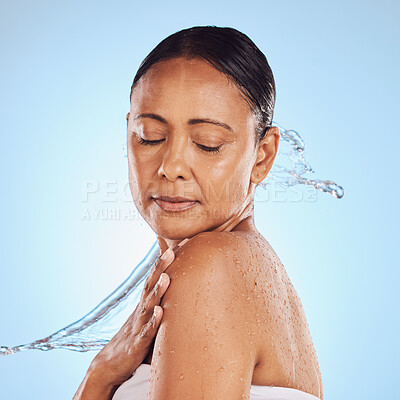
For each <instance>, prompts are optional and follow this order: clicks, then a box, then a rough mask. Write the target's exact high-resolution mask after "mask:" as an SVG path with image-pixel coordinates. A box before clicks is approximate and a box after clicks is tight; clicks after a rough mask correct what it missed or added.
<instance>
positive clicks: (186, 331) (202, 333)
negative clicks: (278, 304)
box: [148, 233, 255, 400]
mask: <svg viewBox="0 0 400 400" xmlns="http://www.w3.org/2000/svg"><path fill="white" fill-rule="evenodd" d="M210 239H212V240H210ZM221 240H222V241H223V240H224V238H223V237H222V236H221V234H220V233H215V234H212V233H207V234H200V235H199V236H197V237H195V238H193V239H192V240H191V241H190V242H188V243H187V245H185V246H184V247H183V248H182V251H181V253H180V254H178V255H177V258H176V259H175V261H174V263H173V264H172V265H171V266H170V267H169V268H168V270H167V273H168V274H169V276H170V279H171V283H170V286H169V288H168V290H167V292H166V294H165V295H164V298H163V301H162V306H163V308H164V315H163V319H162V323H161V325H160V328H159V331H158V334H157V337H156V340H155V345H154V352H153V358H152V368H151V376H150V383H149V397H148V398H149V399H152V400H161V399H162V400H169V399H171V400H180V399H182V400H183V399H193V400H196V399H205V400H208V399H210V400H211V399H213V400H214V399H221V400H224V399H226V400H228V399H229V400H231V399H241V398H247V396H248V393H249V391H250V385H251V380H252V375H253V368H254V365H255V354H254V351H253V350H252V348H253V347H252V346H250V345H249V342H250V336H249V332H247V328H248V327H247V325H246V324H245V320H246V296H243V287H244V285H241V283H240V279H239V277H238V276H237V273H236V271H235V263H234V262H233V257H232V255H229V254H227V253H226V251H227V249H226V246H225V247H224V244H223V242H221ZM219 246H222V247H219ZM239 275H240V274H239ZM242 395H244V396H243V397H242Z"/></svg>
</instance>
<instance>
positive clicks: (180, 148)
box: [158, 137, 191, 182]
mask: <svg viewBox="0 0 400 400" xmlns="http://www.w3.org/2000/svg"><path fill="white" fill-rule="evenodd" d="M186 142H187V140H186V139H185V138H184V137H181V138H174V139H173V138H171V137H170V138H169V140H168V141H167V143H166V144H167V146H165V147H164V149H165V151H164V154H163V157H162V162H161V165H160V167H159V169H158V176H159V178H161V179H162V178H166V179H168V180H169V181H172V182H173V181H175V180H176V179H178V178H181V179H184V180H189V179H190V176H191V172H190V167H189V165H188V163H187V160H186V158H187V157H186V155H187V151H188V149H187V143H186Z"/></svg>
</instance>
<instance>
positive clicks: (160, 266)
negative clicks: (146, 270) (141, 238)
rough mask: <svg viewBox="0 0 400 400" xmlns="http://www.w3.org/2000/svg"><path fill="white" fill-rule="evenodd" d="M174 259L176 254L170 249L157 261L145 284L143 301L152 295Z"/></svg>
mask: <svg viewBox="0 0 400 400" xmlns="http://www.w3.org/2000/svg"><path fill="white" fill-rule="evenodd" d="M174 258H175V253H174V252H173V251H172V249H168V250H167V251H165V252H164V254H163V255H162V256H161V257H159V258H158V259H157V261H156V262H155V264H154V266H153V267H152V269H151V271H150V274H149V276H148V277H147V279H146V282H145V284H144V288H143V292H142V297H141V301H143V300H144V299H145V298H146V297H147V296H148V295H149V294H150V293H151V291H152V290H153V288H154V285H155V284H156V283H157V281H158V280H159V279H160V276H161V274H162V273H163V271H164V270H165V269H166V268H167V267H168V266H169V265H170V264H171V263H172V261H173V260H174Z"/></svg>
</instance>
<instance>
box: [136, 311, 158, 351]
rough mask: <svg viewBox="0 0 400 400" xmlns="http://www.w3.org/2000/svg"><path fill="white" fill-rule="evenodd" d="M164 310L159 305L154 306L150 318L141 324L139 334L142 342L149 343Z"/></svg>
mask: <svg viewBox="0 0 400 400" xmlns="http://www.w3.org/2000/svg"><path fill="white" fill-rule="evenodd" d="M163 313H164V310H163V309H162V307H160V306H155V307H154V311H153V314H152V316H151V318H150V319H149V320H148V322H147V323H146V324H144V325H143V326H142V329H141V330H140V333H139V336H140V340H141V341H142V342H146V343H151V342H152V340H153V339H154V336H155V335H156V333H157V330H158V327H159V325H160V322H161V320H162V316H163Z"/></svg>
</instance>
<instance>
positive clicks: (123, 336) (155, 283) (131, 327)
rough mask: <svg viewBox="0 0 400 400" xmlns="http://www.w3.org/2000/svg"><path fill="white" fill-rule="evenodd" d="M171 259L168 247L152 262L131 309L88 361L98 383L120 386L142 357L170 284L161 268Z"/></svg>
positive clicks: (172, 256)
mask: <svg viewBox="0 0 400 400" xmlns="http://www.w3.org/2000/svg"><path fill="white" fill-rule="evenodd" d="M174 258H175V254H174V251H173V250H172V249H168V250H167V251H165V252H164V254H163V255H162V257H161V258H159V259H158V260H157V261H156V262H155V264H154V266H153V268H152V270H151V272H150V274H149V276H148V277H147V279H146V282H145V285H144V289H143V291H142V294H141V297H140V301H139V303H138V305H137V307H136V309H135V311H134V312H133V313H132V314H131V315H130V316H129V318H128V320H127V321H126V322H125V324H124V325H123V326H122V328H121V329H120V330H119V331H118V332H117V334H116V335H115V336H114V337H113V338H112V339H111V340H110V341H109V343H108V344H107V345H106V346H105V347H104V348H103V349H102V350H101V351H100V352H99V353H98V354H97V355H96V357H95V358H94V360H93V361H92V363H91V365H90V367H89V370H91V371H92V372H93V371H95V376H96V377H97V378H96V379H98V381H99V382H101V385H105V386H108V387H112V386H113V387H116V386H119V385H121V384H122V383H123V382H125V381H126V380H127V379H129V378H130V377H131V376H132V374H133V373H134V372H135V370H136V368H137V367H138V366H139V365H140V364H141V363H142V362H143V360H144V358H145V357H146V355H147V353H148V351H149V348H150V346H151V344H152V342H153V339H154V338H155V336H156V333H157V330H158V327H159V325H160V322H161V320H162V316H163V309H162V307H160V306H159V304H160V302H161V298H162V296H163V295H164V294H165V292H166V290H167V288H168V286H169V283H170V280H169V277H168V275H167V274H165V273H164V272H163V271H165V270H166V268H167V267H168V266H169V265H170V264H171V263H172V261H173V260H174Z"/></svg>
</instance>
